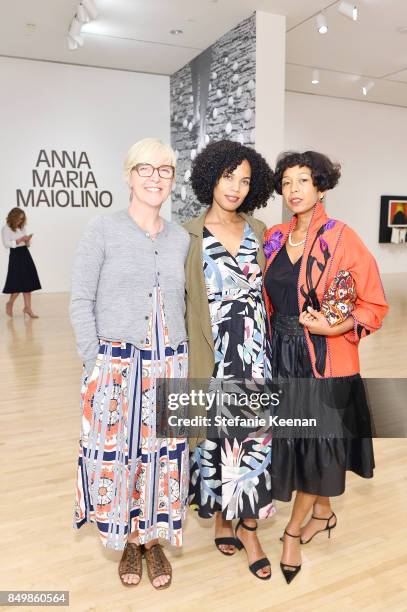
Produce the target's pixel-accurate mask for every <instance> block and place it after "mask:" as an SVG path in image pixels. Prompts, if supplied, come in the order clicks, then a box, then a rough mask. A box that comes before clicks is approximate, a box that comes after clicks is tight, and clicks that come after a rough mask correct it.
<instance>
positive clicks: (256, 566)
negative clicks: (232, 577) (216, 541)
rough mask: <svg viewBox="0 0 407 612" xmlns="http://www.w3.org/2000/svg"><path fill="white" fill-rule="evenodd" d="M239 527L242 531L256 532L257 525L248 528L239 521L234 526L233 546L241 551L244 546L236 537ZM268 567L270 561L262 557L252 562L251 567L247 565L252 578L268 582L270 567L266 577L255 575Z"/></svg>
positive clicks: (241, 520)
mask: <svg viewBox="0 0 407 612" xmlns="http://www.w3.org/2000/svg"><path fill="white" fill-rule="evenodd" d="M239 527H243V529H246V530H247V531H256V529H257V525H256V527H249V526H248V525H245V524H244V522H243V519H239V522H238V524H237V525H236V529H235V541H236V544H235V546H236V548H237V549H238V550H242V548H244V544H243V542H242V541H241V540H240V538H238V537H237V530H238V529H239ZM245 550H246V549H245ZM270 565H271V564H270V561H269V560H268V559H267V557H262V558H261V559H257V561H254V562H253V563H252V564H251V565H249V570H250V571H251V573H252V574H253V576H256V578H258V579H259V580H270V578H271V567H270V573H269V574H268V575H267V576H259V575H258V574H257V572H258V571H259V570H261V569H263V567H267V566H270Z"/></svg>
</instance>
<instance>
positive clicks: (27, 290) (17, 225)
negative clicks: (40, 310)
mask: <svg viewBox="0 0 407 612" xmlns="http://www.w3.org/2000/svg"><path fill="white" fill-rule="evenodd" d="M26 224H27V217H26V214H25V212H24V211H23V210H21V208H12V209H11V210H10V212H9V213H8V215H7V219H6V225H5V226H4V227H3V229H2V230H1V237H2V239H3V244H4V246H5V247H6V249H10V255H9V262H8V271H7V278H6V284H5V285H4V289H3V293H6V294H8V295H10V298H9V300H8V302H6V313H7V314H8V316H9V317H12V316H13V306H14V302H15V301H16V299H17V298H18V296H19V294H20V293H22V294H23V298H24V308H23V314H24V316H25V315H27V316H29V317H31V319H38V315H36V314H34V313H33V311H32V308H31V293H32V292H33V291H38V290H39V289H41V283H40V279H39V278H38V273H37V268H36V267H35V263H34V261H33V258H32V257H31V253H30V251H29V247H30V245H31V238H32V237H33V234H27V228H26Z"/></svg>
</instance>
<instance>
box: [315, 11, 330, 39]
mask: <svg viewBox="0 0 407 612" xmlns="http://www.w3.org/2000/svg"><path fill="white" fill-rule="evenodd" d="M316 21H317V28H318V32H319V33H320V34H326V33H327V32H328V22H327V20H326V17H325V15H324V14H323V13H318V15H317V16H316Z"/></svg>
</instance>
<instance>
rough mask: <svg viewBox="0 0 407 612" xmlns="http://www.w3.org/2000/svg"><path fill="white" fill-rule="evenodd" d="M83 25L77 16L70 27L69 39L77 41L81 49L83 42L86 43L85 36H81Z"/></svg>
mask: <svg viewBox="0 0 407 612" xmlns="http://www.w3.org/2000/svg"><path fill="white" fill-rule="evenodd" d="M82 25H83V24H82V23H81V22H80V21H79V19H77V17H76V16H75V17H74V18H73V19H72V22H71V25H70V27H69V30H68V35H69V37H70V38H72V40H73V41H75V42H76V43H77V44H78V45H79V46H80V47H82V46H83V42H84V41H83V36H82V34H81V31H82Z"/></svg>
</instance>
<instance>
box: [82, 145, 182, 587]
mask: <svg viewBox="0 0 407 612" xmlns="http://www.w3.org/2000/svg"><path fill="white" fill-rule="evenodd" d="M174 175H175V154H174V152H173V150H172V149H171V147H169V145H166V144H164V143H162V142H161V141H159V140H155V139H151V138H148V139H144V140H141V141H140V142H137V143H136V144H135V145H133V146H132V147H131V149H130V151H129V152H128V155H127V158H126V161H125V164H124V176H125V178H126V181H127V182H128V185H129V188H130V205H129V207H128V208H127V209H123V210H120V211H119V212H116V213H113V214H111V215H109V216H105V217H103V216H102V217H97V218H96V219H94V220H93V221H92V222H91V223H90V225H89V226H88V228H87V231H86V232H85V235H84V237H83V238H82V240H81V242H80V244H79V247H78V250H77V254H76V259H75V265H74V273H73V282H72V299H71V318H72V323H73V327H74V329H75V334H76V339H77V345H78V352H79V354H80V356H81V358H82V361H83V363H84V370H85V376H84V382H83V387H82V411H83V416H82V432H81V442H80V451H79V462H78V478H77V495H76V516H75V525H74V526H75V527H76V528H78V529H79V528H80V527H81V526H82V525H83V524H84V523H87V522H93V523H96V524H97V527H98V530H99V535H100V537H101V540H102V543H103V544H104V545H105V546H106V547H108V548H114V549H116V550H123V556H122V559H121V562H120V564H119V576H120V579H121V581H122V583H123V585H125V586H130V585H136V584H138V583H139V581H140V579H141V576H142V558H143V557H144V558H145V560H146V563H147V570H148V575H149V578H150V581H151V583H152V584H153V586H154V587H155V588H156V589H163V588H166V587H168V586H169V585H170V583H171V574H172V570H171V565H170V563H169V561H168V559H167V558H166V556H165V555H164V551H163V549H162V547H161V546H160V545H159V543H158V539H159V538H160V539H161V540H166V541H168V542H169V543H170V544H172V545H175V546H181V544H182V535H183V533H182V522H183V519H184V517H185V513H186V508H187V495H188V445H187V442H186V440H185V439H183V438H158V437H157V435H158V432H157V430H156V407H157V401H156V381H157V379H158V378H160V377H161V378H178V377H186V376H187V365H188V351H187V343H186V339H187V337H186V331H185V324H184V310H185V304H184V285H185V281H184V262H185V258H186V255H187V252H188V246H189V238H188V234H187V232H186V231H185V230H184V229H183V228H182V227H180V226H179V225H176V224H175V223H170V222H168V221H166V220H165V219H164V218H163V217H161V216H160V210H161V207H162V205H163V203H164V202H165V200H166V199H167V198H168V196H169V195H170V192H171V188H172V185H173V180H174Z"/></svg>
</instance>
